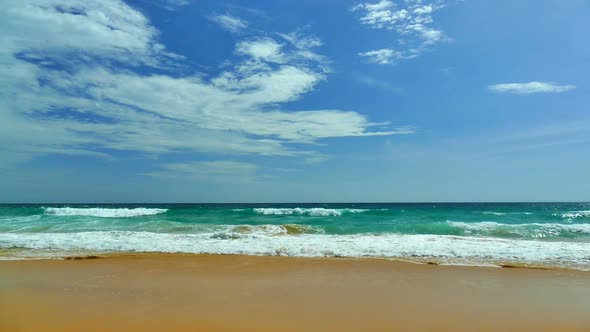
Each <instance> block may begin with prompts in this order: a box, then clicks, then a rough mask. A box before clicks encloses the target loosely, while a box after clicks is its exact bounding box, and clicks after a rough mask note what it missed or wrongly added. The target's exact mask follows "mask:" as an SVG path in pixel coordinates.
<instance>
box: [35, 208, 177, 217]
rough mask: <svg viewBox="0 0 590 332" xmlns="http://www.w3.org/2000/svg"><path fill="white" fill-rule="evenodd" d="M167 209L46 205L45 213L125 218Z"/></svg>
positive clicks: (153, 213) (161, 211) (158, 212)
mask: <svg viewBox="0 0 590 332" xmlns="http://www.w3.org/2000/svg"><path fill="white" fill-rule="evenodd" d="M166 211H168V210H167V209H156V208H133V209H129V208H71V207H63V208H56V207H47V208H45V213H46V214H52V215H56V216H88V217H101V218H125V217H138V216H153V215H156V214H160V213H164V212H166Z"/></svg>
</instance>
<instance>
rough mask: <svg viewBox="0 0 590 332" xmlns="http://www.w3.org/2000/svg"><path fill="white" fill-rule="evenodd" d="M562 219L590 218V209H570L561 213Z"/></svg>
mask: <svg viewBox="0 0 590 332" xmlns="http://www.w3.org/2000/svg"><path fill="white" fill-rule="evenodd" d="M561 217H562V218H563V219H570V220H571V219H576V218H590V210H589V211H571V212H568V213H563V214H562V215H561Z"/></svg>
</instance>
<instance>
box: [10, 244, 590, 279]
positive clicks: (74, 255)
mask: <svg viewBox="0 0 590 332" xmlns="http://www.w3.org/2000/svg"><path fill="white" fill-rule="evenodd" d="M8 250H13V249H8ZM133 256H187V257H193V256H195V257H199V256H204V257H209V256H210V257H216V256H236V257H285V258H294V259H328V260H330V259H336V260H382V261H389V262H394V263H396V262H399V263H408V264H416V265H434V266H450V267H474V268H503V269H532V270H554V271H573V272H582V273H589V274H590V270H588V269H581V268H575V267H569V266H561V265H550V264H547V265H543V264H532V263H524V262H515V261H508V260H494V261H490V262H485V263H484V262H482V263H480V264H477V263H470V262H458V261H456V262H449V261H445V260H442V259H437V258H434V257H432V258H429V257H424V258H419V259H418V258H416V259H413V258H408V257H383V256H359V257H355V256H288V255H252V254H233V253H227V254H226V253H191V252H160V251H153V252H96V251H73V252H70V253H67V252H66V253H63V254H62V253H59V254H57V253H56V254H54V255H47V256H21V257H15V256H0V262H3V261H44V260H49V261H53V260H58V261H59V260H84V259H110V258H118V257H133Z"/></svg>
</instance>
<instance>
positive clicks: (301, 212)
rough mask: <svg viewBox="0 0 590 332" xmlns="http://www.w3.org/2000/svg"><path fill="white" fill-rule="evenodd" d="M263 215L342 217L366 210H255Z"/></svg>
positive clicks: (297, 208)
mask: <svg viewBox="0 0 590 332" xmlns="http://www.w3.org/2000/svg"><path fill="white" fill-rule="evenodd" d="M253 211H254V212H255V213H257V214H262V215H300V216H313V217H327V216H341V215H342V214H343V213H360V212H365V211H368V210H366V209H326V208H299V207H296V208H255V209H253Z"/></svg>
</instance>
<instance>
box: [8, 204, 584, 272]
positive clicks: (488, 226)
mask: <svg viewBox="0 0 590 332" xmlns="http://www.w3.org/2000/svg"><path fill="white" fill-rule="evenodd" d="M77 252H84V253H105V252H187V253H213V254H249V255H289V256H342V257H389V258H396V259H410V260H418V261H435V262H438V263H446V264H467V265H490V264H492V265H494V264H501V263H514V264H532V265H543V266H556V267H569V268H576V269H583V270H589V269H590V204H589V203H464V204H449V203H429V204H193V205H190V204H133V205H108V204H106V205H76V204H72V205H44V206H40V205H2V206H0V257H2V258H4V259H8V258H12V259H14V258H39V257H59V256H63V255H67V254H70V253H77Z"/></svg>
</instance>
